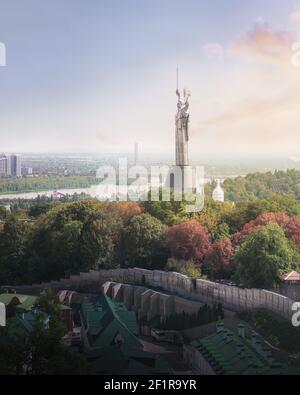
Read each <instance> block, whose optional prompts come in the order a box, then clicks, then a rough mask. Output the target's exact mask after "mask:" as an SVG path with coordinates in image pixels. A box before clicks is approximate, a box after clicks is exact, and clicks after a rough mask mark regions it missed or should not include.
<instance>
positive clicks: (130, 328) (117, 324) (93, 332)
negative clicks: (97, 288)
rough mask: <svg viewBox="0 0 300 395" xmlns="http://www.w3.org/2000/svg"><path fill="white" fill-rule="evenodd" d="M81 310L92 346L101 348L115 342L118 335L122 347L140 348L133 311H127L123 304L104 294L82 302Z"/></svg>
mask: <svg viewBox="0 0 300 395" xmlns="http://www.w3.org/2000/svg"><path fill="white" fill-rule="evenodd" d="M81 310H82V313H83V316H84V319H85V322H86V324H87V326H88V333H89V339H90V343H91V346H92V347H95V348H103V347H107V346H110V345H113V344H115V339H116V337H117V336H120V337H121V338H122V340H123V347H124V349H128V350H129V349H132V350H134V349H141V348H142V345H141V343H140V342H139V340H138V338H137V337H136V334H137V333H138V327H137V322H136V316H135V313H134V312H131V311H128V310H127V309H126V307H125V305H124V304H121V303H114V302H113V301H112V300H111V299H109V298H108V297H107V296H106V295H99V296H97V297H96V298H94V299H91V300H90V301H89V302H86V303H83V304H82V306H81Z"/></svg>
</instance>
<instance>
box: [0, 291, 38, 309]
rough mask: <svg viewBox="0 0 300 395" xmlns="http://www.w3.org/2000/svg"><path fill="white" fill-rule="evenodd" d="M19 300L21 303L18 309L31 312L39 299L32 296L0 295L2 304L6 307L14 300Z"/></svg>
mask: <svg viewBox="0 0 300 395" xmlns="http://www.w3.org/2000/svg"><path fill="white" fill-rule="evenodd" d="M14 298H18V299H19V301H20V303H21V304H20V305H19V306H18V309H20V308H21V309H23V310H31V309H32V307H33V306H34V304H35V302H36V300H37V297H36V296H32V295H22V294H8V293H4V294H0V302H1V303H4V304H5V306H7V305H9V304H10V302H11V301H12V299H14Z"/></svg>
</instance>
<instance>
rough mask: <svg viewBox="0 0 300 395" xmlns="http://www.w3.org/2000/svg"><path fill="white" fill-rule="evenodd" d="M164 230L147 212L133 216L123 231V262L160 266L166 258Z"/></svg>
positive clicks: (146, 266)
mask: <svg viewBox="0 0 300 395" xmlns="http://www.w3.org/2000/svg"><path fill="white" fill-rule="evenodd" d="M165 230H166V227H165V226H164V225H163V224H162V223H161V222H160V221H159V220H158V219H156V218H154V217H152V216H151V215H149V214H141V215H138V216H135V217H133V218H132V219H131V220H130V221H129V223H128V225H127V226H126V227H125V228H124V231H123V237H122V247H123V253H124V256H123V264H124V265H125V266H126V265H128V266H130V267H143V268H149V269H156V268H162V267H163V266H164V265H165V264H166V260H167V251H166V249H165V247H164V234H165Z"/></svg>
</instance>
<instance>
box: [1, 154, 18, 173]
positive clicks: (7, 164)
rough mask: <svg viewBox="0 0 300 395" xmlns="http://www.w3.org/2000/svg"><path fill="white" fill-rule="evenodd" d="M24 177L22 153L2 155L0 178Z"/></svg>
mask: <svg viewBox="0 0 300 395" xmlns="http://www.w3.org/2000/svg"><path fill="white" fill-rule="evenodd" d="M6 177H22V159H21V156H20V155H10V154H2V155H0V178H6Z"/></svg>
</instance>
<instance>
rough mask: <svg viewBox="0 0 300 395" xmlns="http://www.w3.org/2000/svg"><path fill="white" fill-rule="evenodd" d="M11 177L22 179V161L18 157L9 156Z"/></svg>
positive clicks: (14, 155)
mask: <svg viewBox="0 0 300 395" xmlns="http://www.w3.org/2000/svg"><path fill="white" fill-rule="evenodd" d="M11 175H12V176H13V177H22V159H21V156H20V155H16V154H13V155H11Z"/></svg>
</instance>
